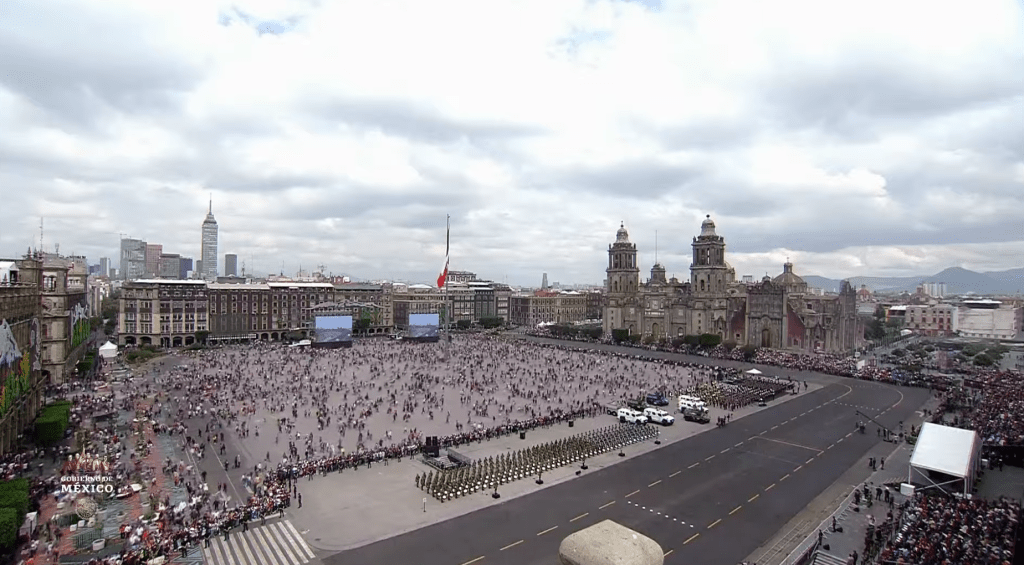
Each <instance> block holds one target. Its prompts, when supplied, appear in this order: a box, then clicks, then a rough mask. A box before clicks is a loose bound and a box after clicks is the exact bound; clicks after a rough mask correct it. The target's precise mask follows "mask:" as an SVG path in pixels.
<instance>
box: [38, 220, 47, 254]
mask: <svg viewBox="0 0 1024 565" xmlns="http://www.w3.org/2000/svg"><path fill="white" fill-rule="evenodd" d="M39 252H40V253H46V249H45V248H44V247H43V217H42V216H40V217H39Z"/></svg>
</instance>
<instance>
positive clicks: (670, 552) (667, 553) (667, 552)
mask: <svg viewBox="0 0 1024 565" xmlns="http://www.w3.org/2000/svg"><path fill="white" fill-rule="evenodd" d="M673 551H675V550H674V549H670V550H668V551H666V552H665V555H664V556H663V557H668V556H669V555H671V554H672V552H673Z"/></svg>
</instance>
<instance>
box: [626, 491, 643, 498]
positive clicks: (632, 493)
mask: <svg viewBox="0 0 1024 565" xmlns="http://www.w3.org/2000/svg"><path fill="white" fill-rule="evenodd" d="M638 492H640V489H637V490H634V491H633V492H631V493H629V494H627V495H626V498H629V497H631V496H633V495H634V494H636V493H638Z"/></svg>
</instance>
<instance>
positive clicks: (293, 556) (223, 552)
mask: <svg viewBox="0 0 1024 565" xmlns="http://www.w3.org/2000/svg"><path fill="white" fill-rule="evenodd" d="M203 557H204V558H205V559H206V563H207V565H268V564H273V565H303V564H305V563H310V562H311V561H313V562H317V561H316V555H314V554H313V550H312V549H310V548H309V546H308V545H306V542H305V540H303V539H302V536H301V535H299V532H298V530H296V529H295V526H294V525H292V523H291V521H290V520H279V521H277V522H272V523H269V524H267V525H266V526H259V527H250V528H249V531H247V532H241V531H239V530H237V529H236V530H235V532H234V533H232V534H231V535H230V536H228V540H227V541H224V537H223V536H217V537H215V538H211V540H210V547H208V548H207V547H204V548H203Z"/></svg>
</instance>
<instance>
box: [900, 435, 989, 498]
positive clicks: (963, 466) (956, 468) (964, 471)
mask: <svg viewBox="0 0 1024 565" xmlns="http://www.w3.org/2000/svg"><path fill="white" fill-rule="evenodd" d="M980 464H981V438H979V437H978V433H977V432H975V431H973V430H962V429H960V428H952V427H949V426H940V425H938V424H927V423H926V424H924V426H922V427H921V435H919V436H918V438H917V445H916V446H914V454H913V455H912V456H911V457H910V469H909V471H908V472H907V482H908V483H913V482H914V478H915V477H917V478H918V479H919V484H926V485H927V486H925V487H923V488H933V487H934V488H938V489H940V490H942V491H945V490H946V489H944V488H942V487H943V486H946V485H951V484H954V483H957V482H960V481H963V494H964V495H967V494H970V492H971V487H972V486H973V485H974V478H975V477H976V476H977V473H978V469H979V467H980ZM929 472H933V473H941V474H942V475H947V476H948V477H953V479H952V480H947V481H945V482H938V483H937V482H935V481H933V480H932V479H931V476H930V474H929ZM920 479H923V480H920ZM940 480H941V479H940Z"/></svg>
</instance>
